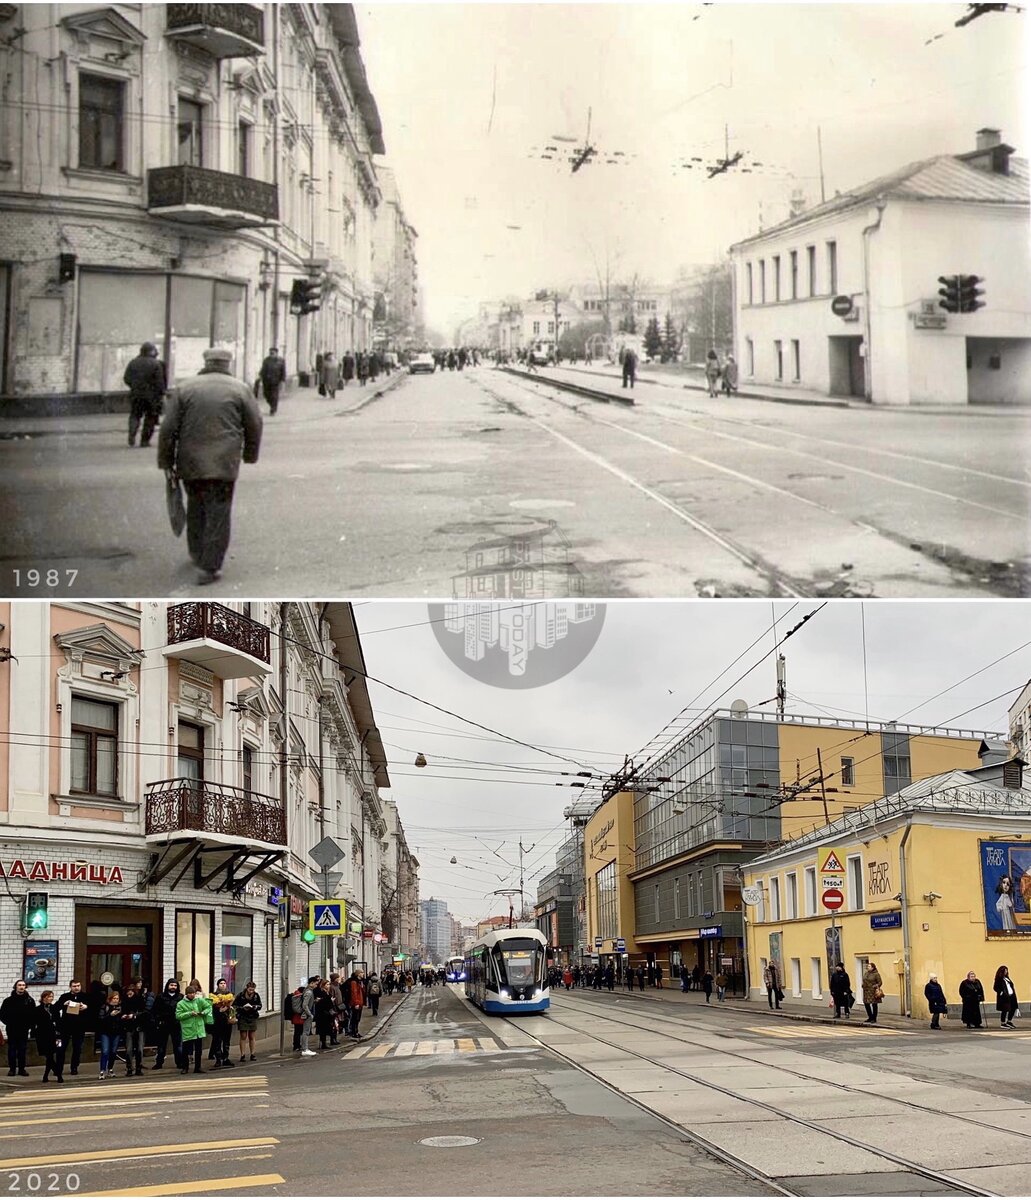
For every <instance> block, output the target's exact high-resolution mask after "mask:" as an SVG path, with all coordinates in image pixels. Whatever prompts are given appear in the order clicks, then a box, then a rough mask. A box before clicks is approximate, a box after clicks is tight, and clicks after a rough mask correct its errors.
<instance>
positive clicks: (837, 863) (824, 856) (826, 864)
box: [820, 847, 845, 875]
mask: <svg viewBox="0 0 1031 1200" xmlns="http://www.w3.org/2000/svg"><path fill="white" fill-rule="evenodd" d="M820 874H821V875H844V874H845V858H844V855H843V854H842V853H841V851H840V850H838V849H836V848H834V847H829V848H828V849H826V850H824V851H822V853H821V854H820Z"/></svg>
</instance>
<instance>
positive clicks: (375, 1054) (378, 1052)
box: [369, 1044, 390, 1058]
mask: <svg viewBox="0 0 1031 1200" xmlns="http://www.w3.org/2000/svg"><path fill="white" fill-rule="evenodd" d="M389 1053H390V1045H389V1044H385V1045H382V1046H376V1047H375V1048H374V1049H372V1050H370V1051H369V1058H382V1057H383V1056H384V1055H385V1054H389Z"/></svg>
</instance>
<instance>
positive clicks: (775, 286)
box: [773, 254, 780, 300]
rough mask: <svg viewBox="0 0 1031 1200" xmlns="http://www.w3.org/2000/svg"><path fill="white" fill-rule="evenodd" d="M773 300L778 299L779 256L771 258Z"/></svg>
mask: <svg viewBox="0 0 1031 1200" xmlns="http://www.w3.org/2000/svg"><path fill="white" fill-rule="evenodd" d="M773 298H774V300H779V299H780V255H779V254H775V255H774V256H773Z"/></svg>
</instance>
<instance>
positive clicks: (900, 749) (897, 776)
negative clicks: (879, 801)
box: [881, 733, 913, 795]
mask: <svg viewBox="0 0 1031 1200" xmlns="http://www.w3.org/2000/svg"><path fill="white" fill-rule="evenodd" d="M881 755H882V758H883V760H884V789H885V793H886V794H888V795H891V794H892V793H893V792H898V791H901V790H902V789H903V788H904V787H909V785H910V784H911V783H912V782H913V780H912V777H911V776H910V765H909V738H908V736H907V735H906V734H904V733H882V734H881Z"/></svg>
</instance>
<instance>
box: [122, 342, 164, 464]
mask: <svg viewBox="0 0 1031 1200" xmlns="http://www.w3.org/2000/svg"><path fill="white" fill-rule="evenodd" d="M122 382H123V383H124V384H125V386H126V387H127V388H128V389H129V403H130V406H131V407H130V409H129V445H130V446H135V445H136V431H137V430H138V429H139V427H140V422H141V421H142V422H143V432H142V434H141V435H140V446H141V447H144V446H149V445H150V439H151V437H152V436H153V433H154V428H155V426H156V425H157V423H158V421H159V420H160V418H161V400H162V398H163V397H164V394H165V392H166V391H167V388H168V380H167V375H166V372H165V364H164V363H163V362H161V360H160V359H159V358H158V348H157V346H155V345H154V343H153V342H144V343H143V345H142V346H141V347H140V352H139V354H137V355H136V357H135V358H134V359H133V360H132V362H131V363H129V365H128V366H127V367H126V368H125V374H124V375H123V376H122Z"/></svg>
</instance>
